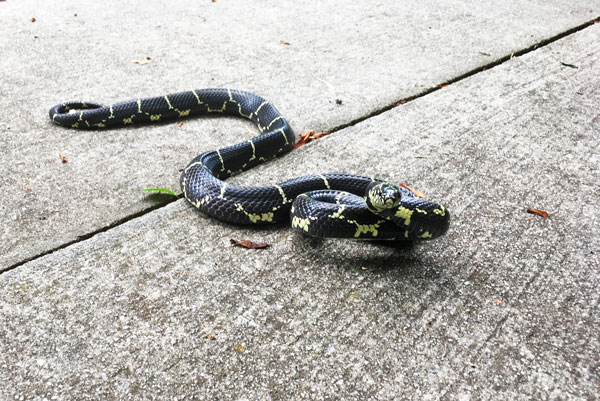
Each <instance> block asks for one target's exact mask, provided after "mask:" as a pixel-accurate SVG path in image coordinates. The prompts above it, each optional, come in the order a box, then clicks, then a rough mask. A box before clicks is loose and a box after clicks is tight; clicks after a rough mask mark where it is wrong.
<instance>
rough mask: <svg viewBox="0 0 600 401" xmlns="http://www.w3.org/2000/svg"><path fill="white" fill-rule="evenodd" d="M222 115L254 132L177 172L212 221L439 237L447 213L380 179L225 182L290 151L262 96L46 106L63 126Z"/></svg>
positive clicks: (193, 94)
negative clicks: (253, 126) (247, 121)
mask: <svg viewBox="0 0 600 401" xmlns="http://www.w3.org/2000/svg"><path fill="white" fill-rule="evenodd" d="M206 113H225V114H228V115H234V116H242V117H245V118H248V119H250V120H252V121H253V122H254V123H255V124H256V125H257V126H258V129H259V130H260V132H261V134H260V135H258V136H256V137H254V138H251V139H250V140H248V141H245V142H242V143H238V144H236V145H233V146H228V147H224V148H221V149H217V150H211V151H207V152H204V153H202V154H200V155H198V156H196V157H195V158H194V159H193V160H192V161H191V162H190V163H189V164H188V165H187V167H186V168H185V169H184V170H183V173H182V174H181V179H180V183H181V189H182V191H183V194H184V196H185V197H186V199H187V200H189V201H190V203H192V204H193V205H194V206H196V207H197V208H198V209H200V210H201V211H202V212H204V213H206V214H208V215H210V216H213V217H215V218H217V219H219V220H223V221H227V222H231V223H239V224H268V223H276V222H280V221H286V220H289V221H291V225H292V227H293V228H295V229H296V230H298V231H300V232H302V233H305V234H308V235H311V236H315V237H337V238H359V239H406V240H412V239H432V238H436V237H439V236H440V235H443V234H444V233H445V232H446V231H447V229H448V226H449V220H450V214H449V213H448V211H447V210H446V209H445V208H444V207H443V206H441V205H438V204H436V203H433V202H428V201H425V200H423V199H419V198H418V197H417V196H416V195H415V194H414V193H412V192H411V191H409V190H407V189H405V188H401V187H399V186H396V185H394V184H390V183H386V182H384V181H382V180H378V179H375V178H369V177H364V176H359V175H351V174H319V175H306V176H303V177H298V178H294V179H291V180H288V181H285V182H282V183H280V184H274V185H270V186H265V187H246V186H239V185H230V184H228V183H226V182H225V181H223V180H224V179H226V178H227V177H230V176H232V175H234V174H237V173H240V172H242V171H245V170H247V169H249V168H252V167H254V166H256V165H258V164H260V163H262V162H264V161H266V160H268V159H271V158H273V157H276V156H280V155H282V154H284V153H287V152H289V151H290V150H292V149H293V146H294V142H295V136H294V133H293V131H292V128H291V127H290V126H289V125H288V123H287V121H286V120H285V119H284V118H283V117H282V116H281V114H280V113H279V112H278V111H277V109H276V108H275V107H274V106H273V105H271V104H270V103H269V102H267V101H266V100H265V99H263V98H262V97H260V96H258V95H255V94H252V93H249V92H243V91H238V90H231V89H201V90H193V91H189V92H181V93H175V94H171V95H167V96H160V97H153V98H146V99H137V100H130V101H126V102H121V103H115V104H112V105H109V106H104V105H101V104H96V103H83V102H68V103H62V104H59V105H56V106H54V107H52V109H50V118H51V119H52V121H54V122H55V123H56V124H58V125H60V126H63V127H70V128H78V129H97V128H104V127H110V126H125V125H128V124H133V123H145V122H152V121H163V120H168V119H175V118H179V117H185V116H192V115H199V114H206Z"/></svg>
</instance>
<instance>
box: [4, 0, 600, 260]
mask: <svg viewBox="0 0 600 401" xmlns="http://www.w3.org/2000/svg"><path fill="white" fill-rule="evenodd" d="M599 14H600V1H598V0H595V1H590V0H574V1H570V2H564V1H561V0H536V1H529V2H498V3H494V4H488V3H486V2H481V1H477V0H469V1H464V0H452V1H425V2H399V1H396V0H388V1H377V2H373V1H370V2H350V1H347V2H314V1H310V2H299V1H270V2H261V3H260V4H256V5H248V4H245V3H243V2H236V1H225V0H219V1H217V2H215V3H213V2H210V1H208V0H207V1H202V2H200V1H193V2H189V1H169V2H168V3H167V2H148V1H128V2H121V3H119V4H110V5H109V4H105V3H103V2H97V1H90V0H84V1H76V2H75V1H69V2H39V1H28V0H19V1H14V0H12V1H7V2H3V3H2V4H1V6H0V21H1V23H0V71H2V78H0V79H1V85H0V108H1V109H2V110H3V117H2V119H1V120H0V132H1V133H2V136H1V139H0V141H2V142H1V143H2V146H1V148H0V155H1V159H2V163H1V164H0V191H1V192H2V194H3V199H2V202H1V209H0V213H1V215H2V216H3V220H4V221H5V222H6V223H7V224H3V225H2V228H1V229H0V270H2V269H5V268H7V267H10V266H14V265H17V264H19V263H22V262H23V261H25V260H28V259H29V258H32V257H35V256H37V255H40V254H42V253H44V252H47V251H49V250H52V249H55V248H57V247H60V246H63V245H64V244H65V243H69V242H71V241H75V240H77V239H78V238H80V237H82V236H86V235H88V234H89V233H91V232H95V231H97V230H101V229H103V228H105V227H107V226H110V225H111V224H113V223H115V222H117V221H120V220H122V219H124V218H127V217H128V216H131V215H134V214H136V213H138V212H140V211H142V210H145V209H148V208H149V207H152V206H154V205H156V203H157V201H156V200H155V199H153V198H151V197H148V196H145V195H144V193H143V192H142V191H141V189H143V188H148V187H167V188H172V189H177V188H178V184H177V179H178V175H179V172H178V170H179V169H180V168H182V167H183V166H185V164H186V163H187V162H188V161H189V160H190V159H191V158H192V157H193V156H195V155H196V154H197V153H198V152H199V151H201V150H206V149H213V148H215V147H218V146H222V145H224V144H230V143H234V142H236V141H238V140H240V139H242V137H243V136H244V135H246V136H251V135H253V134H252V133H249V131H248V130H250V129H252V128H251V126H250V125H249V124H248V125H245V124H244V122H240V121H237V120H223V119H219V120H215V119H194V120H189V121H186V122H185V123H184V125H183V126H182V127H178V126H177V124H174V123H172V124H167V125H160V126H154V127H144V128H137V129H123V130H111V131H106V132H86V133H82V132H76V131H71V130H66V129H62V128H60V127H56V126H54V125H52V124H51V123H50V121H49V119H48V117H47V112H48V109H49V108H50V107H51V106H53V105H55V104H57V103H59V102H63V101H68V100H76V99H86V100H91V101H97V102H105V103H110V102H115V101H120V100H127V99H130V98H135V97H141V96H155V95H161V94H165V93H170V92H175V91H182V90H189V89H193V88H201V87H211V86H217V87H222V86H226V87H234V88H240V89H247V90H251V91H255V92H257V93H259V94H261V95H263V96H265V97H267V98H268V99H269V100H271V101H272V102H273V103H274V104H275V105H277V107H278V108H279V109H280V110H281V111H282V112H283V113H284V115H285V116H286V117H287V118H288V119H289V120H290V123H291V124H292V126H293V127H294V128H295V129H296V131H297V132H303V131H305V130H309V129H315V130H317V131H321V130H329V129H332V128H334V127H337V126H339V125H342V124H347V123H349V122H351V121H353V120H355V119H357V118H363V117H365V116H368V115H369V114H370V113H372V112H373V111H374V110H378V109H380V108H382V107H387V106H390V105H392V104H394V103H395V102H398V101H399V100H401V99H404V98H406V97H409V96H412V95H415V94H418V93H421V92H423V91H425V90H427V89H429V88H432V87H436V86H437V85H439V84H441V83H443V82H445V81H447V80H449V79H452V78H454V77H457V76H459V75H461V74H464V73H465V72H468V71H471V70H473V69H476V68H479V67H481V66H484V65H486V64H489V63H491V62H493V61H494V60H498V59H500V58H501V57H503V56H506V55H509V54H511V53H513V52H516V51H519V50H521V49H524V48H527V47H529V46H533V45H535V44H536V43H539V42H540V41H543V40H544V39H547V38H549V37H551V36H553V35H556V34H560V33H562V32H565V31H566V30H568V29H570V28H573V27H576V26H578V25H580V24H583V23H585V22H588V21H590V20H592V19H593V18H596V17H597V16H598V15H599ZM32 18H35V22H31V19H32ZM286 43H289V45H288V44H286ZM147 58H150V59H149V60H148V59H147ZM134 60H137V61H141V62H142V63H146V62H147V64H135V63H134V62H133V61H134ZM336 99H340V100H342V105H338V104H337V103H336ZM252 132H254V131H252ZM215 133H219V134H218V135H215ZM59 152H60V153H61V154H62V155H64V156H65V157H66V158H67V159H68V163H66V164H62V163H61V161H60V158H59V156H58V153H59Z"/></svg>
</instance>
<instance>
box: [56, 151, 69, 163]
mask: <svg viewBox="0 0 600 401" xmlns="http://www.w3.org/2000/svg"><path fill="white" fill-rule="evenodd" d="M58 157H60V161H61V162H63V163H66V162H68V160H67V158H66V157H64V156H63V155H62V154H61V153H60V152H58Z"/></svg>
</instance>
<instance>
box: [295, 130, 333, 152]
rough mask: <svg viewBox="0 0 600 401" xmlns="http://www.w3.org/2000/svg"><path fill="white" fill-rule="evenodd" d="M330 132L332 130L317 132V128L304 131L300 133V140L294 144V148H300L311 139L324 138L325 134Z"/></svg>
mask: <svg viewBox="0 0 600 401" xmlns="http://www.w3.org/2000/svg"><path fill="white" fill-rule="evenodd" d="M329 134H330V132H327V131H324V132H315V130H312V131H308V132H303V133H301V134H300V135H298V136H299V137H300V140H298V142H296V144H295V145H294V149H298V148H299V147H300V146H304V145H306V144H307V143H309V142H311V141H316V140H317V139H319V138H323V137H324V136H326V135H329Z"/></svg>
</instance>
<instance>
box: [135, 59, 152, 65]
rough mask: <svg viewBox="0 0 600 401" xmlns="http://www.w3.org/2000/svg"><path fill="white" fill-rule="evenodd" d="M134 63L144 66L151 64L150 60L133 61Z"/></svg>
mask: <svg viewBox="0 0 600 401" xmlns="http://www.w3.org/2000/svg"><path fill="white" fill-rule="evenodd" d="M132 62H133V64H140V65H144V64H148V63H149V62H150V60H133V61H132Z"/></svg>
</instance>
